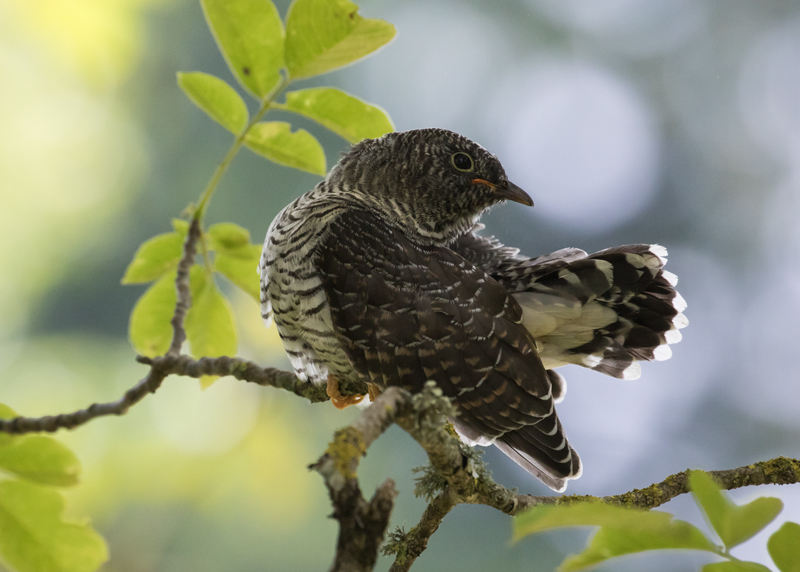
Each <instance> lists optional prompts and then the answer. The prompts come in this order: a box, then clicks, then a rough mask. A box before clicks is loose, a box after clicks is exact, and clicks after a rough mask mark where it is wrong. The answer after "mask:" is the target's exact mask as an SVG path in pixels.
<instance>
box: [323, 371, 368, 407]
mask: <svg viewBox="0 0 800 572" xmlns="http://www.w3.org/2000/svg"><path fill="white" fill-rule="evenodd" d="M326 391H327V394H328V397H330V398H331V403H333V406H334V407H335V408H336V409H344V408H345V407H349V406H351V405H356V404H358V403H361V401H362V400H363V399H364V397H365V396H364V395H348V396H344V395H342V394H341V392H340V391H339V380H338V379H336V378H335V377H333V376H332V375H328V387H327V390H326Z"/></svg>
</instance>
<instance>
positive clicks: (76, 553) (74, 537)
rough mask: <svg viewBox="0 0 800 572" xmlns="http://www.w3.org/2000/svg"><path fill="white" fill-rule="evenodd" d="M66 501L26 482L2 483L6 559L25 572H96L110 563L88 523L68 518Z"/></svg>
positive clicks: (0, 521) (0, 551)
mask: <svg viewBox="0 0 800 572" xmlns="http://www.w3.org/2000/svg"><path fill="white" fill-rule="evenodd" d="M63 512H64V498H63V497H62V496H61V494H60V493H58V492H57V491H54V490H52V489H47V488H43V487H40V486H37V485H33V484H30V483H26V482H23V481H13V480H11V481H2V482H0V555H2V559H3V561H4V562H7V563H8V564H9V565H10V566H11V567H12V568H14V569H15V570H18V571H19V572H93V571H94V570H97V568H99V567H100V565H101V564H102V563H103V562H105V561H106V560H107V559H108V548H107V547H106V543H105V541H104V540H103V538H102V537H101V536H100V535H99V534H97V532H96V531H95V530H94V529H93V528H92V527H91V526H90V525H89V524H88V523H86V522H70V521H66V520H64V519H63Z"/></svg>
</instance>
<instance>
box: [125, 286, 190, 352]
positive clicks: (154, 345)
mask: <svg viewBox="0 0 800 572" xmlns="http://www.w3.org/2000/svg"><path fill="white" fill-rule="evenodd" d="M176 275H177V270H173V271H172V272H170V273H168V274H167V275H165V276H163V277H162V278H161V279H160V280H159V281H158V282H156V283H155V284H153V285H152V286H150V288H148V289H147V291H146V292H145V293H144V294H142V297H141V298H139V300H138V301H137V302H136V306H134V308H133V312H131V319H130V323H129V325H128V335H129V337H130V340H131V344H132V345H133V347H134V348H135V349H136V351H137V352H139V353H140V354H142V355H144V356H148V357H156V356H160V355H163V354H165V353H166V352H167V350H168V349H169V345H170V343H171V341H172V325H171V324H170V320H172V315H173V313H174V312H175V304H176V303H177V301H178V296H177V294H176V292H175V277H176Z"/></svg>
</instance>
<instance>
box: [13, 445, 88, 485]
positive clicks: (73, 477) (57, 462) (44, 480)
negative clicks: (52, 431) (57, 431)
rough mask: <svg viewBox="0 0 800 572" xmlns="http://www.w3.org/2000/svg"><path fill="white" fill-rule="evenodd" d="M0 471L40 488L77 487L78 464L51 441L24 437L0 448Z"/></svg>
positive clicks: (70, 454) (67, 451)
mask: <svg viewBox="0 0 800 572" xmlns="http://www.w3.org/2000/svg"><path fill="white" fill-rule="evenodd" d="M0 469H2V470H3V471H5V472H7V473H11V474H13V475H17V476H19V477H22V478H24V479H26V480H29V481H32V482H35V483H39V484H41V485H50V486H54V487H66V486H70V485H75V484H77V483H78V477H79V476H80V472H81V464H80V461H78V458H77V457H76V456H75V454H74V453H73V452H72V451H70V450H69V449H68V448H67V447H65V446H64V445H62V444H61V443H59V442H58V441H56V440H55V439H53V438H52V437H48V436H46V435H26V436H23V437H17V438H15V439H13V440H12V441H11V442H10V443H5V444H0Z"/></svg>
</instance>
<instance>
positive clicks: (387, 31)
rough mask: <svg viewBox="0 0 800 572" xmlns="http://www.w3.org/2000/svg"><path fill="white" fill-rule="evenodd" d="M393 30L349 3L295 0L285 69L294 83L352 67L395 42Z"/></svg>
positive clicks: (288, 27) (289, 20)
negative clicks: (369, 17) (351, 65)
mask: <svg viewBox="0 0 800 572" xmlns="http://www.w3.org/2000/svg"><path fill="white" fill-rule="evenodd" d="M395 33H396V31H395V29H394V26H392V25H391V24H390V23H389V22H386V21H384V20H376V19H367V18H364V17H362V16H360V15H359V14H358V6H356V5H355V4H353V3H352V2H350V0H294V2H292V5H291V6H289V13H288V15H287V16H286V67H287V68H288V69H289V75H290V76H291V77H292V78H293V79H299V78H304V77H311V76H315V75H319V74H323V73H325V72H329V71H331V70H334V69H336V68H340V67H342V66H345V65H347V64H350V63H353V62H354V61H356V60H359V59H361V58H363V57H364V56H366V55H367V54H370V53H372V52H374V51H375V50H377V49H378V48H380V47H381V46H383V45H385V44H387V43H388V42H389V41H391V40H392V38H394V35H395Z"/></svg>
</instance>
